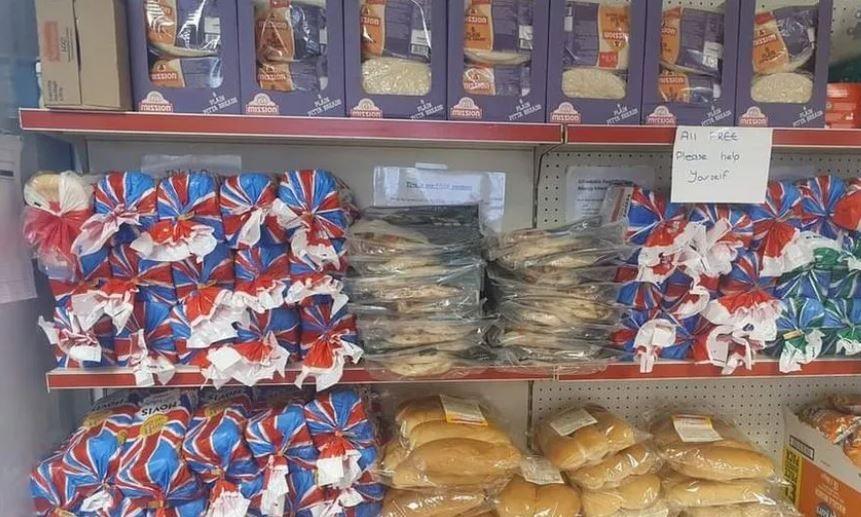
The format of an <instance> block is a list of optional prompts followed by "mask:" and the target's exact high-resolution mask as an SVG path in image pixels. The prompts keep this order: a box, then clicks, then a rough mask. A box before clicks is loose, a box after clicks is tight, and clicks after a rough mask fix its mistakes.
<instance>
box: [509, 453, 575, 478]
mask: <svg viewBox="0 0 861 517" xmlns="http://www.w3.org/2000/svg"><path fill="white" fill-rule="evenodd" d="M520 475H521V476H523V479H525V480H526V481H529V482H530V483H535V484H536V485H562V484H565V480H564V479H562V474H561V473H560V472H559V469H557V468H556V467H554V466H553V464H552V463H550V460H548V459H547V458H542V457H540V456H528V457H526V458H523V461H521V462H520Z"/></svg>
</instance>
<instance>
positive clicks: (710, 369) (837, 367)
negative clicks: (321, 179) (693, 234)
mask: <svg viewBox="0 0 861 517" xmlns="http://www.w3.org/2000/svg"><path fill="white" fill-rule="evenodd" d="M297 373H298V370H288V372H287V375H286V376H285V377H284V378H282V379H277V380H274V381H262V382H260V385H270V386H272V385H292V384H293V381H294V380H295V379H296V374H297ZM849 375H861V359H819V360H816V361H814V362H813V363H811V364H808V365H806V366H804V368H803V369H802V371H800V372H796V373H792V374H783V373H780V371H779V370H778V363H777V361H775V360H770V359H763V360H759V361H757V362H756V364H755V365H754V367H753V369H752V370H745V369H743V368H739V369H738V370H736V371H735V373H733V374H732V375H721V374H720V370H719V369H718V368H717V367H715V366H712V365H710V364H695V363H691V362H682V361H665V362H659V363H657V364H656V365H655V369H654V371H653V372H652V373H648V374H643V373H640V370H639V365H637V364H634V363H614V364H611V365H610V366H609V367H608V368H607V369H606V370H604V371H602V372H598V373H592V374H579V375H573V374H570V373H566V370H565V368H559V369H555V368H549V367H548V368H541V367H485V368H481V367H471V368H465V367H462V368H454V369H452V370H450V371H449V372H447V373H445V374H444V375H441V376H431V377H416V378H409V379H404V378H397V377H395V376H393V375H392V374H389V373H387V372H385V371H383V370H379V369H370V370H366V369H364V368H361V367H351V368H347V369H345V370H344V376H343V377H342V379H341V383H345V384H381V383H402V382H478V381H484V382H500V381H553V380H557V381H564V382H568V381H573V382H578V381H591V382H595V381H621V380H641V381H649V380H667V379H737V378H739V377H745V378H769V377H772V378H778V377H786V376H794V377H818V376H829V377H837V376H849ZM45 377H46V381H47V385H48V389H49V390H66V389H94V388H134V387H135V381H134V376H133V375H132V373H131V370H129V369H126V368H89V369H83V368H68V369H66V368H57V369H54V370H52V371H50V372H48V373H47V374H46V375H45ZM205 382H206V381H205V379H204V378H203V376H202V375H201V374H200V372H199V371H198V369H197V368H194V367H187V366H184V367H179V368H177V371H176V374H175V375H174V377H173V379H171V381H170V383H168V386H170V387H177V388H179V387H185V388H197V387H201V386H203V385H204V384H205ZM312 382H313V380H308V381H306V384H310V383H312ZM234 384H235V383H234Z"/></svg>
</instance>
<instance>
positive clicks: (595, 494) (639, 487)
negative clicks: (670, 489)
mask: <svg viewBox="0 0 861 517" xmlns="http://www.w3.org/2000/svg"><path fill="white" fill-rule="evenodd" d="M660 493H661V479H660V478H659V477H658V476H656V475H655V474H646V475H643V476H631V477H630V478H628V479H626V480H625V481H624V482H622V484H620V485H619V486H618V487H616V488H608V489H605V490H584V491H583V493H582V501H583V513H584V515H585V516H586V517H610V516H613V515H614V514H615V513H616V512H618V511H620V510H642V509H644V508H648V507H650V506H652V505H653V504H655V502H656V501H657V500H658V496H659V495H660Z"/></svg>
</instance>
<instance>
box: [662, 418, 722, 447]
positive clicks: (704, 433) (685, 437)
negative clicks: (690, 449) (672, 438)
mask: <svg viewBox="0 0 861 517" xmlns="http://www.w3.org/2000/svg"><path fill="white" fill-rule="evenodd" d="M673 427H674V428H675V429H676V433H677V434H678V435H679V438H681V439H682V441H683V442H686V443H707V442H716V441H718V440H723V437H722V436H721V435H720V433H718V432H717V431H715V428H714V426H713V425H712V419H711V418H710V417H707V416H703V415H673Z"/></svg>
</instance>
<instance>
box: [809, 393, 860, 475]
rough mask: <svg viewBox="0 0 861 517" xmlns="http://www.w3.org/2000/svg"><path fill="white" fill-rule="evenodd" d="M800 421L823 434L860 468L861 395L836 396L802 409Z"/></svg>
mask: <svg viewBox="0 0 861 517" xmlns="http://www.w3.org/2000/svg"><path fill="white" fill-rule="evenodd" d="M796 414H797V415H798V418H799V420H801V421H802V422H804V423H805V424H807V425H809V426H810V427H813V428H814V429H816V430H818V431H819V432H820V433H822V435H823V436H825V437H826V438H828V440H829V441H830V442H831V443H833V444H834V445H837V446H840V447H842V448H843V453H844V454H846V457H848V458H849V460H850V461H851V462H852V463H854V464H855V465H856V466H857V467H858V468H861V395H857V394H837V395H831V396H829V397H826V398H825V399H824V400H818V401H816V402H812V403H810V404H807V405H805V406H804V407H802V408H801V409H800V410H799V411H798V412H797V413H796Z"/></svg>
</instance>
